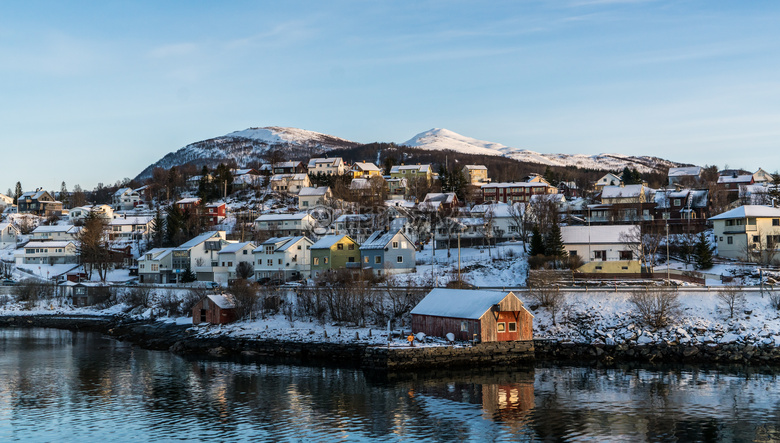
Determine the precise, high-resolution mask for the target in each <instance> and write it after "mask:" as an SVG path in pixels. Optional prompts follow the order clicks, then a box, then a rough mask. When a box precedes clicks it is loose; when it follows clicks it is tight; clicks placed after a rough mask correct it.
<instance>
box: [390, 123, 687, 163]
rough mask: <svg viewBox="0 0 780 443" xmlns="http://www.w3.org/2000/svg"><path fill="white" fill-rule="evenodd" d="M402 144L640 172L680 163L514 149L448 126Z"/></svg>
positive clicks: (419, 135)
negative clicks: (632, 169)
mask: <svg viewBox="0 0 780 443" xmlns="http://www.w3.org/2000/svg"><path fill="white" fill-rule="evenodd" d="M402 144H403V145H406V146H410V147H415V148H419V149H426V150H452V151H455V152H461V153H464V154H475V155H500V156H505V157H509V158H513V159H515V160H519V161H523V162H528V163H538V164H542V165H550V166H576V167H579V168H587V169H600V170H609V171H614V170H620V169H623V168H625V167H629V168H636V169H637V170H638V171H639V172H642V173H646V172H653V171H657V170H659V169H663V168H669V167H675V166H678V164H677V163H675V162H671V161H669V160H664V159H661V158H657V157H648V156H641V157H632V156H628V155H622V154H598V155H585V154H542V153H539V152H535V151H531V150H528V149H518V148H512V147H508V146H505V145H502V144H501V143H493V142H488V141H484V140H477V139H475V138H471V137H466V136H464V135H460V134H458V133H456V132H453V131H450V130H448V129H442V128H433V129H431V130H429V131H425V132H421V133H419V134H417V135H415V136H414V137H412V138H411V139H409V140H407V141H406V142H404V143H402Z"/></svg>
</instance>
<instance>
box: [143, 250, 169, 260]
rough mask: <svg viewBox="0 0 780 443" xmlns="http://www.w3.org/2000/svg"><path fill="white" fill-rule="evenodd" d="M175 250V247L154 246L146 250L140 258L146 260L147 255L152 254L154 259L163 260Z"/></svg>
mask: <svg viewBox="0 0 780 443" xmlns="http://www.w3.org/2000/svg"><path fill="white" fill-rule="evenodd" d="M171 251H173V248H154V249H150V250H148V251H146V253H144V254H143V255H142V256H141V258H139V259H138V260H146V256H147V255H151V256H152V260H162V259H163V258H165V256H167V255H168V254H170V253H171Z"/></svg>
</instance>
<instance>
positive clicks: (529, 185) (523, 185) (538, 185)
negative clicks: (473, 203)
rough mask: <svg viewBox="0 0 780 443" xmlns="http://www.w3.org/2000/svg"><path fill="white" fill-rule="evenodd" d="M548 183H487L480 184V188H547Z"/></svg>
mask: <svg viewBox="0 0 780 443" xmlns="http://www.w3.org/2000/svg"><path fill="white" fill-rule="evenodd" d="M549 186H550V185H548V184H547V183H540V182H530V183H529V182H516V183H515V182H512V183H487V184H484V185H482V189H487V188H547V187H549Z"/></svg>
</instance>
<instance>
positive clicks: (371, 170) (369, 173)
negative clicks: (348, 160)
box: [349, 162, 382, 178]
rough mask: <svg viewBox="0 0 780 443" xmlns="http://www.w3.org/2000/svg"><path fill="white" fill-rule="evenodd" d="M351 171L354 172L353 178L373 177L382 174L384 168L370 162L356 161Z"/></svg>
mask: <svg viewBox="0 0 780 443" xmlns="http://www.w3.org/2000/svg"><path fill="white" fill-rule="evenodd" d="M349 171H350V172H351V173H352V178H371V177H375V176H381V175H382V170H381V169H379V167H378V166H377V165H375V164H373V163H370V162H356V163H355V164H354V165H352V168H350V170H349Z"/></svg>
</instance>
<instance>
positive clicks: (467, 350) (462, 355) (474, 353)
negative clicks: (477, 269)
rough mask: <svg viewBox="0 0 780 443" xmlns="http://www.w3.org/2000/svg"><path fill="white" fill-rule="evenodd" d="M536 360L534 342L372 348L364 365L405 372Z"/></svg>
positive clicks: (497, 365) (365, 356)
mask: <svg viewBox="0 0 780 443" xmlns="http://www.w3.org/2000/svg"><path fill="white" fill-rule="evenodd" d="M533 360H534V342H533V341H516V342H493V343H480V344H477V345H475V346H465V347H462V346H436V347H408V348H388V347H380V346H375V347H369V348H367V349H366V351H365V354H364V355H363V361H362V366H363V367H364V368H369V369H387V370H389V371H402V370H408V369H419V368H426V369H434V368H449V367H459V368H484V367H491V366H492V367H499V366H506V365H515V364H518V363H521V362H529V361H533Z"/></svg>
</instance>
